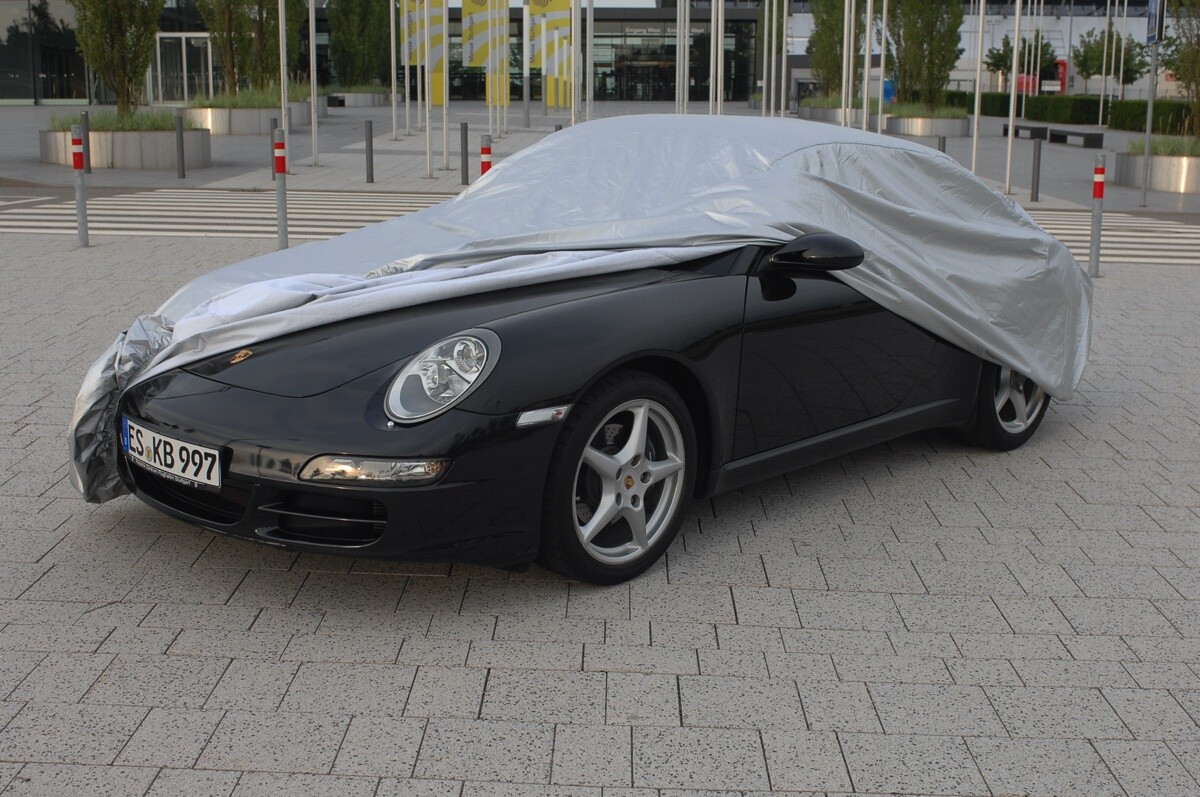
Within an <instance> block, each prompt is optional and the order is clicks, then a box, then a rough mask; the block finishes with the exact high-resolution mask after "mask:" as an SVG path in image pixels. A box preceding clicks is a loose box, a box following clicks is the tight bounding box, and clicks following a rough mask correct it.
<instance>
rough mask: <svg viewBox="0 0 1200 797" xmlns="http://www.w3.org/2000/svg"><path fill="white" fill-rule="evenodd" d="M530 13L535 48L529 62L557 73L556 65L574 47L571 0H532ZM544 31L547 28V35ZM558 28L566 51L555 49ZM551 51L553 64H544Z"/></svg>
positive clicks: (560, 41)
mask: <svg viewBox="0 0 1200 797" xmlns="http://www.w3.org/2000/svg"><path fill="white" fill-rule="evenodd" d="M469 1H470V0H468V2H469ZM529 16H530V27H531V30H530V33H529V39H530V42H529V43H530V45H531V46H530V50H531V52H532V56H531V58H530V59H529V66H530V68H532V69H544V70H546V71H548V72H550V73H551V74H553V73H554V70H555V68H556V67H558V66H559V64H560V63H561V62H563V61H565V59H566V57H567V53H568V51H569V50H570V49H571V0H530V1H529ZM543 31H544V32H545V35H544V36H543ZM555 31H557V32H558V34H559V44H560V49H561V50H562V52H556V51H555V48H554V33H555ZM543 39H544V44H543ZM547 51H548V54H549V57H550V63H549V66H545V65H544V58H545V56H546V54H547Z"/></svg>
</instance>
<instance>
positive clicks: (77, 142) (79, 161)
mask: <svg viewBox="0 0 1200 797" xmlns="http://www.w3.org/2000/svg"><path fill="white" fill-rule="evenodd" d="M76 130H78V128H76ZM71 166H72V167H74V169H75V170H76V171H80V170H82V169H83V134H82V133H77V132H75V131H74V130H73V131H72V132H71Z"/></svg>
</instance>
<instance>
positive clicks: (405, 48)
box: [390, 0, 412, 136]
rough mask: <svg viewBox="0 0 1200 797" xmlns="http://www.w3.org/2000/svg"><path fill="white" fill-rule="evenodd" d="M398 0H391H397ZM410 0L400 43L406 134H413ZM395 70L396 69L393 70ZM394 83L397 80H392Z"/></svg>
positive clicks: (405, 9) (405, 11)
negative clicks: (409, 36)
mask: <svg viewBox="0 0 1200 797" xmlns="http://www.w3.org/2000/svg"><path fill="white" fill-rule="evenodd" d="M395 1H396V0H390V2H393V3H394V2H395ZM408 4H409V0H404V25H403V26H401V28H400V44H401V47H400V49H401V51H402V52H403V53H404V135H406V136H411V135H412V102H411V100H410V98H409V95H410V94H412V82H411V80H410V79H409V76H408V62H409V61H411V60H412V53H411V52H410V51H411V50H412V43H411V42H409V40H408V29H409V27H410V26H411V17H410V15H409V11H408ZM393 71H395V70H393ZM392 82H393V83H394V82H395V80H393V81H392ZM393 103H394V100H393Z"/></svg>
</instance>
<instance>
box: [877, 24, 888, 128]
mask: <svg viewBox="0 0 1200 797" xmlns="http://www.w3.org/2000/svg"><path fill="white" fill-rule="evenodd" d="M887 20H888V0H883V13H882V14H881V15H880V18H879V40H880V48H879V111H878V112H877V113H876V114H875V132H876V133H880V134H882V133H883V88H884V84H886V83H887V48H888V31H887Z"/></svg>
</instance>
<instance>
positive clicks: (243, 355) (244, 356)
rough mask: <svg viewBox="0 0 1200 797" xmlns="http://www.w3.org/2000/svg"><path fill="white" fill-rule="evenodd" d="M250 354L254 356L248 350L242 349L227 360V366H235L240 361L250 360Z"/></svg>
mask: <svg viewBox="0 0 1200 797" xmlns="http://www.w3.org/2000/svg"><path fill="white" fill-rule="evenodd" d="M252 354H254V352H252V351H250V350H249V349H242V350H241V351H239V352H238V353H236V354H234V355H233V356H232V357H230V358H229V364H230V365H237V364H238V363H240V362H241V361H242V360H248V359H250V355H252Z"/></svg>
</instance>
